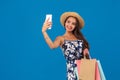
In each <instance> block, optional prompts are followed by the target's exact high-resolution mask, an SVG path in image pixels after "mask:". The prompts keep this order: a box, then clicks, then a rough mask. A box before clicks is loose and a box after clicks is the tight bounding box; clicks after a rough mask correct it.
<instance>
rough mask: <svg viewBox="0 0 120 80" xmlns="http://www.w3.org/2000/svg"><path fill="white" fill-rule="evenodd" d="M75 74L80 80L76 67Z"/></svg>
mask: <svg viewBox="0 0 120 80" xmlns="http://www.w3.org/2000/svg"><path fill="white" fill-rule="evenodd" d="M75 74H76V75H77V80H79V76H78V70H77V67H75Z"/></svg>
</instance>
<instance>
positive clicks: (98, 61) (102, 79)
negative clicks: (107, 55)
mask: <svg viewBox="0 0 120 80" xmlns="http://www.w3.org/2000/svg"><path fill="white" fill-rule="evenodd" d="M97 63H98V68H99V72H100V77H101V80H106V78H105V74H104V72H103V69H102V66H101V63H100V60H97Z"/></svg>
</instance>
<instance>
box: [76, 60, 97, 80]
mask: <svg viewBox="0 0 120 80" xmlns="http://www.w3.org/2000/svg"><path fill="white" fill-rule="evenodd" d="M79 62H80V63H79ZM76 64H77V69H78V76H79V80H95V67H96V59H81V60H76Z"/></svg>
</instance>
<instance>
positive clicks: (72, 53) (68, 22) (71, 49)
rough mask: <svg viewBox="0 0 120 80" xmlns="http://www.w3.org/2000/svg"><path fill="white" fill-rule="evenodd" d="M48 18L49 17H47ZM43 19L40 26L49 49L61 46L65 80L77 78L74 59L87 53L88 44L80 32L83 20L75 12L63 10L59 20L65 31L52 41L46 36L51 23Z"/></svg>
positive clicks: (75, 79)
mask: <svg viewBox="0 0 120 80" xmlns="http://www.w3.org/2000/svg"><path fill="white" fill-rule="evenodd" d="M48 20H49V19H48ZM48 20H47V21H45V22H44V24H43V27H42V33H43V36H44V38H45V41H46V43H47V44H48V45H49V47H50V48H51V49H53V48H57V47H58V46H60V47H61V49H62V51H63V53H64V57H65V59H66V63H67V80H77V75H76V73H75V68H76V66H77V65H76V63H75V60H78V59H81V58H83V56H86V55H89V54H88V53H89V51H88V50H89V44H88V42H87V41H86V39H85V38H84V36H83V35H82V33H81V32H80V30H81V29H82V28H83V26H84V20H83V19H82V17H81V16H80V15H79V14H78V13H76V12H65V13H63V14H62V15H61V17H60V22H61V24H62V26H64V28H65V30H66V32H65V33H64V34H63V35H62V36H58V37H57V38H56V39H55V41H54V42H52V40H51V39H50V37H49V36H48V34H47V32H46V30H47V28H49V27H50V26H51V25H52V23H51V22H48Z"/></svg>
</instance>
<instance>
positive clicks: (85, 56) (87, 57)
mask: <svg viewBox="0 0 120 80" xmlns="http://www.w3.org/2000/svg"><path fill="white" fill-rule="evenodd" d="M83 58H84V59H91V56H90V53H89V52H88V53H87V55H84V56H83Z"/></svg>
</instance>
